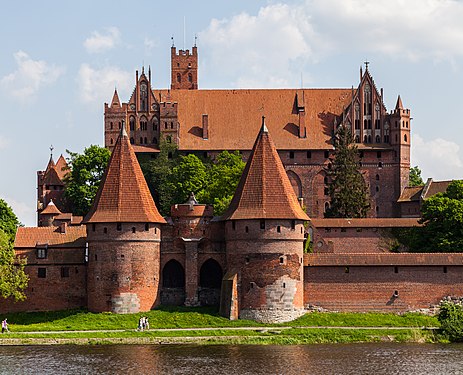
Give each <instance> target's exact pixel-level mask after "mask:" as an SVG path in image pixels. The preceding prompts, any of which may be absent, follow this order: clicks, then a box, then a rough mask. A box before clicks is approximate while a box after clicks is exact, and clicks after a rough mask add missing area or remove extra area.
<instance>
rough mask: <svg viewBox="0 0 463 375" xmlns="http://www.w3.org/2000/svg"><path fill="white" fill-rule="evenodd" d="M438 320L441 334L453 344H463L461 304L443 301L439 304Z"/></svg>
mask: <svg viewBox="0 0 463 375" xmlns="http://www.w3.org/2000/svg"><path fill="white" fill-rule="evenodd" d="M438 320H439V322H440V324H441V330H442V333H443V334H444V335H445V336H446V337H447V338H448V339H449V340H450V341H453V342H463V308H462V306H461V304H458V303H454V302H449V301H444V302H441V304H440V312H439V315H438Z"/></svg>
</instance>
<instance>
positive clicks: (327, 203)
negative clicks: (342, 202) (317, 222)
mask: <svg viewBox="0 0 463 375" xmlns="http://www.w3.org/2000/svg"><path fill="white" fill-rule="evenodd" d="M329 209H330V203H329V202H325V207H324V211H323V212H326V211H328V210H329Z"/></svg>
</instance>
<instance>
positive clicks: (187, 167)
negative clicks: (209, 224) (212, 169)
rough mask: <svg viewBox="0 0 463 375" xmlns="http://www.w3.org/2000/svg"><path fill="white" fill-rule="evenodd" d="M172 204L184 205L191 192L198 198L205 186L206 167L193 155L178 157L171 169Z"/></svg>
mask: <svg viewBox="0 0 463 375" xmlns="http://www.w3.org/2000/svg"><path fill="white" fill-rule="evenodd" d="M170 183H171V184H172V185H173V188H174V192H175V193H174V194H173V200H174V202H173V203H184V202H185V201H186V200H187V199H188V196H189V195H190V193H191V192H193V193H195V194H196V195H197V196H198V198H199V197H200V195H201V192H202V191H203V190H204V188H205V187H206V184H207V170H206V165H205V163H203V162H202V161H201V159H200V158H198V157H197V156H196V155H194V154H189V155H186V156H180V158H179V161H178V163H177V165H176V166H174V167H173V169H172V180H171V182H170Z"/></svg>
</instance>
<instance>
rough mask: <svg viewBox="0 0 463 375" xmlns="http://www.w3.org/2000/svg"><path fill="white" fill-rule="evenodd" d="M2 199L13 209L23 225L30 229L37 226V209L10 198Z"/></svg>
mask: <svg viewBox="0 0 463 375" xmlns="http://www.w3.org/2000/svg"><path fill="white" fill-rule="evenodd" d="M1 198H2V199H3V200H4V201H5V202H6V203H7V204H8V205H9V206H10V207H11V208H12V209H13V212H14V213H15V214H16V216H17V217H18V219H19V221H20V222H21V223H22V224H24V225H25V226H28V227H31V226H35V225H36V220H37V217H36V207H34V206H33V205H29V204H27V203H24V202H21V201H18V200H16V199H13V198H11V197H8V196H6V197H1Z"/></svg>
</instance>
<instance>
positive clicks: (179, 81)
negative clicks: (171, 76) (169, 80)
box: [177, 73, 182, 83]
mask: <svg viewBox="0 0 463 375" xmlns="http://www.w3.org/2000/svg"><path fill="white" fill-rule="evenodd" d="M177 82H178V83H181V82H182V75H181V74H180V73H177Z"/></svg>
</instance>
